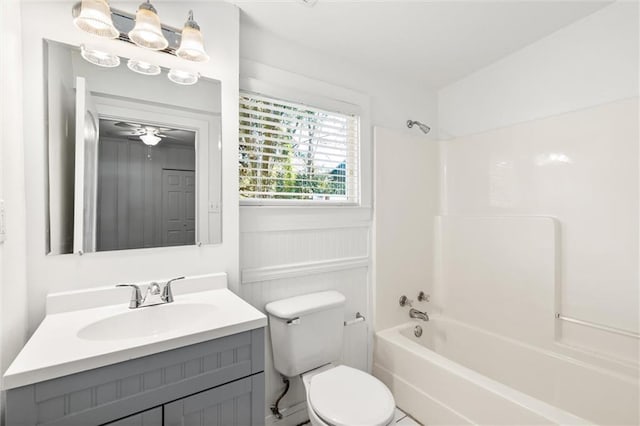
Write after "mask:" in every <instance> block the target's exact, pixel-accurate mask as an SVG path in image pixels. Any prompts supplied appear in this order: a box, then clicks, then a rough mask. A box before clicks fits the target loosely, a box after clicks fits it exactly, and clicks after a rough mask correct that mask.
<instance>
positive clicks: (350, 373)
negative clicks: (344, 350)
mask: <svg viewBox="0 0 640 426" xmlns="http://www.w3.org/2000/svg"><path fill="white" fill-rule="evenodd" d="M308 398H309V404H310V406H311V408H313V411H314V412H315V413H316V414H317V415H318V416H319V417H320V418H321V419H322V420H323V421H325V422H327V423H328V424H330V425H333V426H364V425H367V426H383V425H387V424H389V423H390V422H391V421H392V420H393V416H394V412H395V402H394V400H393V395H391V392H390V391H389V389H388V388H387V387H386V386H385V385H384V384H383V383H382V382H381V381H380V380H378V379H376V378H375V377H373V376H371V375H369V374H367V373H364V372H362V371H360V370H356V369H355V368H351V367H347V366H344V365H340V366H337V367H334V368H330V369H328V370H325V371H323V372H321V373H318V374H315V375H314V376H313V377H312V378H311V381H310V383H309V390H308Z"/></svg>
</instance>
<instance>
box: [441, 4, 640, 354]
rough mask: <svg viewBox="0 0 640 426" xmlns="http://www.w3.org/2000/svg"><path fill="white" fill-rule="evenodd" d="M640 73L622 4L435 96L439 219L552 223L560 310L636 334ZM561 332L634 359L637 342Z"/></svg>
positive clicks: (570, 329)
mask: <svg viewBox="0 0 640 426" xmlns="http://www.w3.org/2000/svg"><path fill="white" fill-rule="evenodd" d="M638 75H639V68H638V4H637V2H633V3H631V2H624V3H615V4H613V5H611V6H608V7H606V8H604V9H602V10H601V11H599V12H596V13H594V14H592V15H590V16H588V17H586V18H584V19H583V20H581V21H578V22H576V23H574V24H572V25H570V26H568V27H565V28H563V29H561V30H560V31H558V32H556V33H554V34H552V35H550V36H548V37H546V38H545V39H542V40H540V41H538V42H536V43H534V44H532V45H530V46H528V47H527V48H525V49H522V50H521V51H519V52H516V53H515V54H513V55H511V56H508V57H506V58H504V59H503V60H501V61H498V62H496V63H494V64H492V65H490V66H489V67H487V68H485V69H482V70H480V71H478V72H476V73H474V74H472V75H470V76H469V77H467V78H465V79H463V80H461V81H459V82H456V83H454V84H452V85H450V86H448V87H445V88H443V89H442V90H441V91H440V92H439V108H440V109H439V114H440V128H441V135H446V136H448V137H452V138H453V139H450V140H448V141H446V142H444V143H443V144H442V145H443V173H444V194H443V211H444V213H445V214H448V215H453V216H456V215H460V216H505V215H506V216H509V215H524V216H535V215H543V216H552V217H555V218H556V219H557V220H558V221H559V231H560V232H559V236H560V240H559V241H560V242H559V254H558V270H557V273H558V284H557V285H558V286H559V287H558V298H559V300H558V301H557V306H558V310H559V311H560V312H561V313H562V314H563V315H566V316H570V317H575V318H579V319H582V320H587V321H592V322H594V323H598V324H602V325H606V326H610V327H616V328H620V329H625V330H629V331H635V332H637V331H638V328H639V324H638V318H639V313H640V312H639V307H638V304H639V293H638V291H639V288H638V287H639V286H638V231H639V227H638V220H639V208H638V186H639V185H638V178H639V175H638V139H639V133H638V112H639V111H638ZM496 308H498V307H496ZM559 326H560V334H559V337H560V338H561V339H562V340H563V341H565V342H567V343H571V344H575V345H578V346H581V347H586V348H587V349H589V350H594V351H597V352H601V353H605V354H607V355H611V356H615V357H619V358H624V359H628V360H635V362H637V339H631V338H625V337H622V336H617V335H615V334H611V333H608V332H605V331H601V330H597V329H595V328H590V327H581V326H574V325H571V324H568V323H565V322H560V323H559ZM634 347H635V349H634Z"/></svg>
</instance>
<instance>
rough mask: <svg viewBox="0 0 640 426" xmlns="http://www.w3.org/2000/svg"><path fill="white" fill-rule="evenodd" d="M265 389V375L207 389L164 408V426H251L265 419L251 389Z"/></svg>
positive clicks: (260, 404) (262, 410)
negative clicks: (261, 418)
mask: <svg viewBox="0 0 640 426" xmlns="http://www.w3.org/2000/svg"><path fill="white" fill-rule="evenodd" d="M255 388H261V389H262V388H264V375H257V376H252V377H247V378H244V379H242V380H237V381H235V382H232V383H229V384H226V385H224V386H220V387H217V388H213V389H210V390H208V391H204V392H201V393H198V394H195V395H192V396H189V397H186V398H182V399H179V400H177V401H174V402H172V403H170V404H166V405H165V406H164V426H202V425H206V426H231V425H238V426H242V425H251V424H255V423H256V422H254V421H253V419H257V418H260V417H264V405H262V403H263V401H261V400H260V398H256V395H255V394H254V391H253V389H255Z"/></svg>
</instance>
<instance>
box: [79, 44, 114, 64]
mask: <svg viewBox="0 0 640 426" xmlns="http://www.w3.org/2000/svg"><path fill="white" fill-rule="evenodd" d="M80 55H81V56H82V57H83V58H84V59H85V60H87V61H88V62H91V63H92V64H94V65H98V66H101V67H106V68H114V67H117V66H118V65H120V58H119V57H118V56H117V55H113V54H111V53H108V52H102V51H100V50H94V49H87V48H86V47H85V45H84V44H82V45H80Z"/></svg>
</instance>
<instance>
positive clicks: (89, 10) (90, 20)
mask: <svg viewBox="0 0 640 426" xmlns="http://www.w3.org/2000/svg"><path fill="white" fill-rule="evenodd" d="M74 10H75V9H74ZM73 23H74V24H75V26H76V27H78V28H80V29H81V30H82V31H85V32H88V33H89V34H93V35H97V36H99V37H106V38H117V37H118V36H119V35H120V31H118V30H117V29H116V27H115V26H114V25H113V20H112V19H111V8H110V7H109V3H108V2H107V0H82V2H81V3H80V13H79V14H78V16H76V17H75V18H74V19H73Z"/></svg>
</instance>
